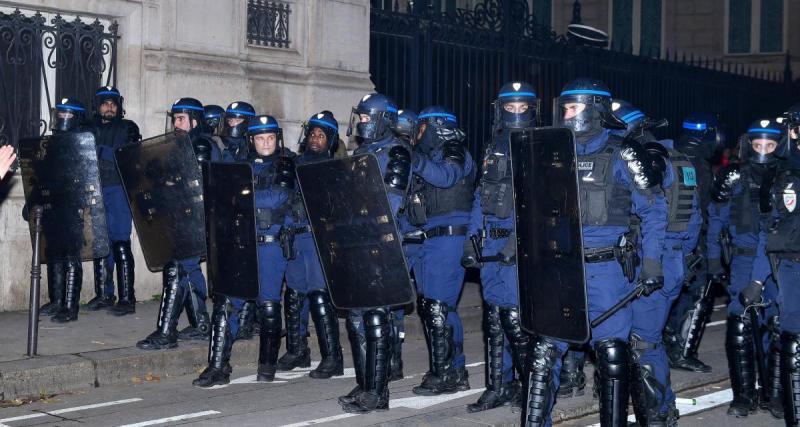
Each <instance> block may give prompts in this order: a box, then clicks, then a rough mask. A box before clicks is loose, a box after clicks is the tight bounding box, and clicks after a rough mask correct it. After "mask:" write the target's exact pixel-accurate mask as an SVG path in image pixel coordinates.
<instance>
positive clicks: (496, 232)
mask: <svg viewBox="0 0 800 427" xmlns="http://www.w3.org/2000/svg"><path fill="white" fill-rule="evenodd" d="M513 232H514V229H513V228H492V229H491V230H489V237H491V238H492V239H502V238H505V237H508V236H510V235H511V233H513Z"/></svg>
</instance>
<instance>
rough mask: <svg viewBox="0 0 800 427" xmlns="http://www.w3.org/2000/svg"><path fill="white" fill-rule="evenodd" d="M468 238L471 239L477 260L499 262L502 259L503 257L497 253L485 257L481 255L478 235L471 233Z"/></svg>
mask: <svg viewBox="0 0 800 427" xmlns="http://www.w3.org/2000/svg"><path fill="white" fill-rule="evenodd" d="M469 239H470V240H471V241H472V247H473V248H474V249H475V254H476V255H478V259H477V261H478V262H500V261H501V260H502V259H503V257H502V256H500V255H499V254H498V255H492V256H487V257H485V256H483V251H482V250H481V245H480V244H478V236H476V235H474V234H473V235H472V236H470V238H469Z"/></svg>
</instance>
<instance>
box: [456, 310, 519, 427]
mask: <svg viewBox="0 0 800 427" xmlns="http://www.w3.org/2000/svg"><path fill="white" fill-rule="evenodd" d="M483 330H484V333H485V334H486V367H485V372H486V390H485V391H484V392H483V393H482V394H481V397H479V398H478V401H477V402H476V403H472V404H469V405H467V411H468V412H481V411H487V410H489V409H492V408H497V407H498V406H504V405H508V404H509V403H510V402H511V394H512V392H513V390H512V387H511V383H508V384H506V383H504V382H503V326H502V323H501V321H500V307H498V306H496V305H492V304H489V303H487V304H486V307H485V309H484V310H483Z"/></svg>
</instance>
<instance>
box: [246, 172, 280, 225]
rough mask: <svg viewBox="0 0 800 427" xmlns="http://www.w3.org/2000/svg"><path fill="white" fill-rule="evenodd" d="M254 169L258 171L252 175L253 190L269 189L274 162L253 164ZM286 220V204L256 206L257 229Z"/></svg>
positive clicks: (271, 183) (273, 174)
mask: <svg viewBox="0 0 800 427" xmlns="http://www.w3.org/2000/svg"><path fill="white" fill-rule="evenodd" d="M254 166H255V167H254V169H255V170H256V171H258V172H256V173H255V174H254V177H253V187H255V191H256V192H259V191H266V190H269V189H270V187H272V185H273V181H274V180H275V166H274V164H267V165H264V166H261V167H260V168H259V167H258V166H256V165H254ZM285 220H286V206H285V205H284V206H281V207H278V208H259V207H256V227H257V228H258V229H259V230H266V229H268V228H269V227H270V226H271V225H275V224H283V223H284V221H285Z"/></svg>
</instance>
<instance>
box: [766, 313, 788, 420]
mask: <svg viewBox="0 0 800 427" xmlns="http://www.w3.org/2000/svg"><path fill="white" fill-rule="evenodd" d="M767 323H768V327H769V354H768V355H767V378H765V380H764V386H765V388H766V392H765V395H766V397H767V401H766V402H763V403H762V406H761V407H762V408H763V409H766V410H767V411H769V412H770V414H772V416H773V417H775V418H777V419H781V418H783V393H781V331H780V321H779V319H778V316H772V317H770V318H769V319H768V321H767Z"/></svg>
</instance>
